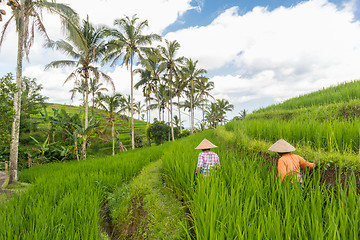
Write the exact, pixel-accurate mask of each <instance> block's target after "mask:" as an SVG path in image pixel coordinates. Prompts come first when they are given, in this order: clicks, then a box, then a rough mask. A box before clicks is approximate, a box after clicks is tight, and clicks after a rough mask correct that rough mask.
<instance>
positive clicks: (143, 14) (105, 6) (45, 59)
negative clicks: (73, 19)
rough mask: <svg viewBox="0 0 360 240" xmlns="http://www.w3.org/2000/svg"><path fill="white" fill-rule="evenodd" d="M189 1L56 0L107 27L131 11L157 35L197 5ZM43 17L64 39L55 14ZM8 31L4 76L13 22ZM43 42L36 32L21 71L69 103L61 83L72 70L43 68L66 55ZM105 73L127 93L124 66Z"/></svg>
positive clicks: (13, 50)
mask: <svg viewBox="0 0 360 240" xmlns="http://www.w3.org/2000/svg"><path fill="white" fill-rule="evenodd" d="M192 1H193V0H152V1H148V0H132V1H131V2H127V3H126V4H125V3H124V2H121V1H116V0H88V1H84V0H82V1H70V0H62V1H61V0H58V1H57V2H58V3H64V4H68V5H69V6H71V7H72V8H73V9H74V10H75V11H77V12H78V13H79V15H80V17H81V19H84V18H86V16H87V15H89V19H90V21H91V22H92V23H93V24H105V25H108V26H109V27H112V26H113V22H114V20H115V19H117V18H122V17H124V16H125V15H127V16H129V17H132V16H133V15H134V14H137V16H138V17H139V19H140V20H141V21H142V20H145V19H147V20H148V23H149V29H148V30H147V31H148V32H153V33H159V34H160V33H161V32H162V31H163V30H164V29H165V28H166V27H167V26H169V25H171V24H172V23H174V22H175V21H176V20H177V19H178V18H179V17H180V16H182V15H183V14H184V13H185V12H186V11H189V10H192V9H196V8H197V7H194V6H192V5H191V3H192ZM195 5H196V3H195ZM89 6H91V7H89ZM5 8H6V6H5ZM165 9H166V10H165ZM159 13H161V14H159ZM9 16H10V11H8V14H7V15H6V16H5V17H4V19H3V22H5V21H6V20H7V19H8V18H9ZM43 20H44V24H45V27H46V29H47V33H48V35H49V36H50V38H51V39H53V40H57V39H64V38H65V37H64V35H63V34H62V30H61V27H60V21H59V17H58V16H54V15H49V14H48V13H46V12H44V14H43ZM1 26H2V25H1ZM8 30H9V31H8V33H7V37H6V39H5V41H4V42H3V45H2V47H1V52H0V67H1V68H0V74H1V75H5V74H6V73H7V72H9V71H12V72H13V73H15V70H16V55H17V36H16V33H15V25H14V24H13V23H12V24H10V25H9V28H8ZM43 43H44V39H43V38H42V36H41V34H39V33H38V32H36V33H35V42H34V45H33V46H32V48H31V51H30V56H29V59H30V62H27V61H26V60H25V59H24V61H23V64H24V68H23V73H24V75H26V76H29V77H32V78H37V79H38V82H39V83H40V84H42V85H43V87H44V90H43V94H44V95H46V96H49V97H50V101H52V102H58V103H71V100H70V96H71V94H70V93H69V90H70V89H71V88H72V87H73V85H72V83H67V84H65V85H64V86H63V82H64V80H65V79H66V77H67V76H68V75H69V74H70V72H71V71H72V70H73V69H66V70H65V69H63V70H59V69H49V70H48V71H44V67H45V65H46V64H48V63H50V62H51V61H54V60H62V59H68V57H67V56H65V55H64V54H62V53H61V52H59V51H53V50H51V49H45V48H44V47H43ZM108 74H109V75H110V76H111V77H112V78H113V79H114V82H115V85H116V89H117V91H119V92H121V93H122V94H124V95H126V94H130V74H129V72H128V71H127V69H126V68H121V67H116V68H115V70H114V71H113V72H108ZM136 79H137V78H136V77H135V81H134V82H136ZM109 88H110V87H109ZM134 94H135V99H136V100H140V99H142V94H141V92H140V91H135V93H134ZM73 103H75V104H79V103H80V101H79V99H76V100H74V102H73Z"/></svg>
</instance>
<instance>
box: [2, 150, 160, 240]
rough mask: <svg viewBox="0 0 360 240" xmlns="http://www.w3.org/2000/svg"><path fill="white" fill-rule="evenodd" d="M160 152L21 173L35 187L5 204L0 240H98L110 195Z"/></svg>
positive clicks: (158, 155)
mask: <svg viewBox="0 0 360 240" xmlns="http://www.w3.org/2000/svg"><path fill="white" fill-rule="evenodd" d="M161 155H162V152H161V151H160V149H159V148H151V149H144V150H141V151H131V152H126V153H123V154H121V155H119V156H115V157H104V158H98V159H89V160H87V161H82V162H69V163H65V164H63V163H57V164H47V165H42V166H37V167H34V168H32V169H29V170H25V171H22V172H21V173H20V174H19V179H20V181H23V182H28V183H31V186H30V187H29V188H28V190H27V191H26V192H22V193H19V194H17V195H16V196H15V197H14V198H12V199H10V200H7V201H6V203H5V204H0V225H1V228H0V239H84V238H86V239H99V236H100V233H101V230H100V227H99V226H98V221H99V212H100V208H101V206H102V204H103V202H104V200H105V199H106V196H107V194H109V193H110V192H112V191H113V190H114V189H115V188H116V187H117V186H120V185H122V184H123V183H124V182H126V181H129V180H130V179H132V178H133V177H134V176H135V175H136V174H138V173H139V172H140V170H141V169H142V168H143V166H145V165H147V164H148V163H150V162H151V161H154V160H157V159H159V158H160V156H161Z"/></svg>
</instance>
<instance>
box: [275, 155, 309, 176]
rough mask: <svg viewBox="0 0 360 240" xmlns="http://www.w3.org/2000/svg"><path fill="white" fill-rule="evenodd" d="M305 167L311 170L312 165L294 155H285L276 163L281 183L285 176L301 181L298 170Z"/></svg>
mask: <svg viewBox="0 0 360 240" xmlns="http://www.w3.org/2000/svg"><path fill="white" fill-rule="evenodd" d="M306 167H309V168H310V169H312V168H313V167H314V163H310V162H308V161H306V160H304V159H303V158H302V157H300V156H298V155H296V154H292V153H285V154H284V155H282V156H281V158H280V159H279V161H278V172H279V178H281V181H282V180H283V179H284V177H285V176H294V175H295V177H296V180H297V181H302V179H301V175H300V169H304V168H306Z"/></svg>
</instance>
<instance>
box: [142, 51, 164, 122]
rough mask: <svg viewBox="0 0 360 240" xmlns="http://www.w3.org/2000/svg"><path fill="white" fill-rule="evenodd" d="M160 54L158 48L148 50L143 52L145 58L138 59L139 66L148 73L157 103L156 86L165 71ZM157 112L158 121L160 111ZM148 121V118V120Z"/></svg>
mask: <svg viewBox="0 0 360 240" xmlns="http://www.w3.org/2000/svg"><path fill="white" fill-rule="evenodd" d="M161 60H162V57H161V54H160V51H159V48H150V49H148V50H147V51H145V56H144V57H142V58H141V59H140V61H141V65H143V66H144V68H145V69H146V70H148V71H150V82H151V85H152V86H153V87H152V88H153V89H154V90H153V91H154V92H155V95H156V98H157V101H158V102H159V95H158V85H159V84H160V74H161V72H163V71H164V70H165V67H166V66H164V65H162V66H161ZM158 111H159V120H160V119H161V110H160V108H158ZM149 119H150V118H149Z"/></svg>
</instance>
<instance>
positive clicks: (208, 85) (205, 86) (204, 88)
mask: <svg viewBox="0 0 360 240" xmlns="http://www.w3.org/2000/svg"><path fill="white" fill-rule="evenodd" d="M196 88H197V91H198V92H199V94H200V95H199V97H200V98H201V99H203V100H204V102H203V104H202V106H201V109H202V112H203V121H205V107H206V101H207V99H206V98H207V97H211V98H212V99H214V97H213V96H212V95H211V94H210V93H209V92H210V91H211V90H213V89H214V82H212V81H209V78H207V77H200V78H199V81H198V82H197V84H196Z"/></svg>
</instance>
